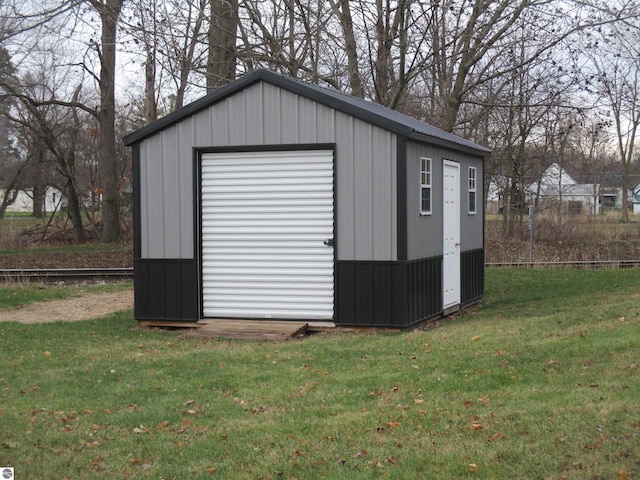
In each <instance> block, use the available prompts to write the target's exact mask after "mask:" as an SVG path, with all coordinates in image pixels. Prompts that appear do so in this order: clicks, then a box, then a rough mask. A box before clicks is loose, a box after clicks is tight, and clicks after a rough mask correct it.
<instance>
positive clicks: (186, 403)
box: [184, 400, 196, 407]
mask: <svg viewBox="0 0 640 480" xmlns="http://www.w3.org/2000/svg"><path fill="white" fill-rule="evenodd" d="M194 403H196V401H195V400H187V401H186V402H184V406H185V407H188V406H189V405H193V404H194Z"/></svg>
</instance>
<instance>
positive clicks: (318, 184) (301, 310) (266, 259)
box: [201, 150, 334, 319]
mask: <svg viewBox="0 0 640 480" xmlns="http://www.w3.org/2000/svg"><path fill="white" fill-rule="evenodd" d="M201 171H202V180H201V181H202V203H201V208H202V213H201V216H202V219H201V222H202V282H203V309H204V311H203V314H204V316H205V317H250V318H301V319H333V301H334V300H333V299H334V288H333V276H334V273H333V269H334V253H333V250H334V249H333V247H331V246H326V245H324V243H323V242H324V241H325V240H327V239H331V238H333V231H334V223H333V217H334V208H333V207H334V206H333V194H334V192H333V152H330V151H314V150H310V151H293V152H257V153H250V152H242V153H217V154H205V155H203V156H202V168H201Z"/></svg>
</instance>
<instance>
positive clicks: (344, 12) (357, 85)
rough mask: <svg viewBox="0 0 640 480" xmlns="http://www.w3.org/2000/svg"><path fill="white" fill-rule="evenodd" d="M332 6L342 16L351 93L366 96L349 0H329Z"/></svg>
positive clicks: (361, 96)
mask: <svg viewBox="0 0 640 480" xmlns="http://www.w3.org/2000/svg"><path fill="white" fill-rule="evenodd" d="M329 2H330V3H331V8H332V9H333V11H334V12H335V13H336V14H337V15H338V17H339V18H340V25H342V34H343V35H344V43H345V45H344V48H345V53H346V54H347V68H348V71H349V84H350V85H351V95H353V96H355V97H359V98H364V89H363V87H362V78H361V77H360V67H359V65H358V50H357V44H356V37H355V35H354V33H353V17H352V16H351V9H350V7H349V0H339V3H340V5H338V4H336V2H335V0H329Z"/></svg>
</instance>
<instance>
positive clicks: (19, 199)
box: [0, 187, 62, 213]
mask: <svg viewBox="0 0 640 480" xmlns="http://www.w3.org/2000/svg"><path fill="white" fill-rule="evenodd" d="M7 193H9V194H10V195H13V194H14V191H13V190H11V191H9V192H7V191H6V190H3V189H0V203H2V202H3V201H4V196H5V195H7ZM61 202H62V192H60V190H58V189H57V188H54V187H47V188H46V189H45V194H44V211H45V213H51V212H53V211H54V210H60V203H61ZM6 212H29V213H30V212H33V189H31V188H25V189H24V190H18V191H17V194H16V197H15V198H14V200H13V202H12V203H11V204H10V205H9V206H8V207H7V210H6Z"/></svg>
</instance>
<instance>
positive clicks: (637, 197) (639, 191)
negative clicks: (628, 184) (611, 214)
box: [631, 183, 640, 214]
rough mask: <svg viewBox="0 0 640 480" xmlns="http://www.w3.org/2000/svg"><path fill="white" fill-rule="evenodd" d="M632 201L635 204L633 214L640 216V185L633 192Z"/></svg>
mask: <svg viewBox="0 0 640 480" xmlns="http://www.w3.org/2000/svg"><path fill="white" fill-rule="evenodd" d="M631 201H632V202H633V213H637V214H640V183H639V184H638V185H636V186H635V187H634V188H633V190H632V191H631Z"/></svg>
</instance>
